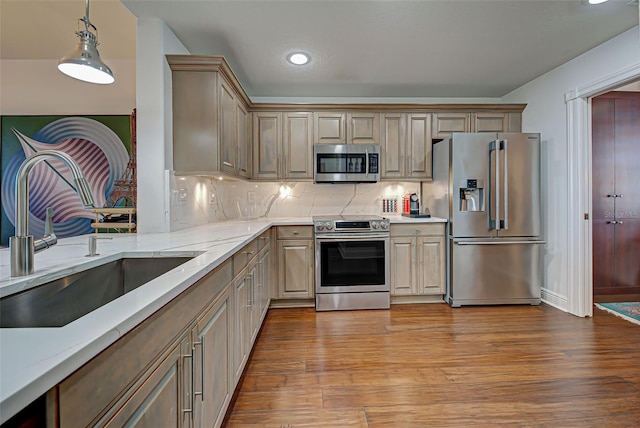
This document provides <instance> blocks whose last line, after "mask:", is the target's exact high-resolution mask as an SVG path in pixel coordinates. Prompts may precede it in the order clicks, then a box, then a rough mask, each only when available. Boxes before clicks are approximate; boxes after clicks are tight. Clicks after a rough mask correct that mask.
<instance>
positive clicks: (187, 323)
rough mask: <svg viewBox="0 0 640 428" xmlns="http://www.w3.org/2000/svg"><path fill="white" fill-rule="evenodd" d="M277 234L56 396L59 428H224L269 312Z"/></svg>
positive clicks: (51, 407)
mask: <svg viewBox="0 0 640 428" xmlns="http://www.w3.org/2000/svg"><path fill="white" fill-rule="evenodd" d="M270 236H271V232H269V231H268V232H265V234H263V235H262V236H261V238H258V240H255V241H253V242H252V243H250V244H248V245H247V246H245V247H244V248H243V249H242V250H241V251H239V252H238V253H236V254H235V255H234V257H232V258H231V259H229V260H228V261H226V262H224V263H223V264H222V265H220V266H219V267H217V268H216V269H215V270H214V271H213V272H211V273H210V274H208V275H207V276H205V277H204V278H203V279H201V280H200V281H198V282H197V283H196V284H194V285H193V286H191V287H190V288H189V289H187V290H185V291H184V292H183V293H182V294H181V295H179V296H178V297H177V298H175V299H174V300H173V301H171V302H170V303H168V304H167V305H165V306H164V307H163V308H161V309H160V310H159V311H157V312H156V313H155V314H153V315H152V316H151V317H149V318H148V319H147V320H145V321H143V322H142V323H141V324H140V325H138V326H137V327H136V328H134V329H133V330H131V331H130V332H129V333H127V334H126V335H125V336H123V337H122V338H121V339H119V340H118V341H117V342H115V343H114V344H112V345H111V346H109V347H108V348H107V349H105V350H104V351H103V352H101V353H100V354H99V355H97V356H96V357H95V358H93V359H92V360H91V361H89V362H88V363H86V364H85V365H84V366H82V367H81V368H80V369H78V370H77V371H76V372H74V373H73V374H71V375H70V376H69V377H68V378H66V379H65V380H63V381H62V382H61V383H60V384H59V385H57V386H56V387H54V388H53V389H52V390H50V391H49V393H48V394H47V406H48V412H49V413H50V414H52V415H53V414H55V415H57V421H56V423H55V426H60V427H66V426H108V427H122V426H127V427H130V426H131V427H133V426H135V427H160V426H161V427H179V428H184V427H186V428H191V427H205V426H206V427H219V426H220V425H221V424H222V421H223V419H224V416H225V413H226V410H227V408H228V405H229V403H230V401H231V397H232V396H233V391H234V389H235V387H236V385H237V382H238V380H239V379H240V376H241V375H242V371H243V370H244V367H245V365H246V363H247V360H248V356H249V354H250V353H251V348H252V346H253V343H254V342H255V340H256V339H257V336H258V332H259V331H260V326H261V325H262V322H263V320H264V316H265V315H266V312H267V310H268V307H269V302H270V298H271V292H270V290H271V287H272V278H273V274H272V268H271V266H270V260H271V258H270V250H271V248H272V246H271V239H270ZM260 239H261V240H260ZM258 248H259V250H258V251H254V249H258Z"/></svg>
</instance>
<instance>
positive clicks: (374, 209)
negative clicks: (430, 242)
mask: <svg viewBox="0 0 640 428" xmlns="http://www.w3.org/2000/svg"><path fill="white" fill-rule="evenodd" d="M169 176H170V186H169V191H170V192H171V195H170V199H169V200H171V201H172V202H174V201H175V202H176V203H171V204H170V210H171V213H170V214H171V215H170V218H171V230H172V231H175V230H180V229H186V228H188V227H193V226H198V225H202V224H206V223H210V222H214V221H220V220H232V219H240V220H247V221H249V220H251V219H254V218H259V217H267V218H268V217H311V216H314V215H335V214H377V215H382V214H385V213H384V212H383V199H391V198H401V196H402V195H403V194H404V193H405V192H417V191H418V187H419V185H420V183H416V182H379V183H361V184H353V183H345V184H314V183H312V182H289V181H287V182H244V181H231V180H226V179H225V180H219V179H216V178H213V177H191V176H179V177H176V176H174V175H173V174H170V175H169Z"/></svg>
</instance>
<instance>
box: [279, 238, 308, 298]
mask: <svg viewBox="0 0 640 428" xmlns="http://www.w3.org/2000/svg"><path fill="white" fill-rule="evenodd" d="M313 262H314V254H313V241H312V240H306V239H298V240H291V241H288V240H287V241H278V273H279V274H278V277H279V281H278V285H279V287H280V289H279V293H278V297H279V298H281V299H307V298H311V297H313V296H314V293H313V290H314V288H313V284H314V283H313V274H314V270H313V268H312V266H313V265H314V264H313Z"/></svg>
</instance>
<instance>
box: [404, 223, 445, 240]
mask: <svg viewBox="0 0 640 428" xmlns="http://www.w3.org/2000/svg"><path fill="white" fill-rule="evenodd" d="M444 225H445V223H427V224H425V223H412V224H392V225H391V237H392V238H393V237H394V236H444Z"/></svg>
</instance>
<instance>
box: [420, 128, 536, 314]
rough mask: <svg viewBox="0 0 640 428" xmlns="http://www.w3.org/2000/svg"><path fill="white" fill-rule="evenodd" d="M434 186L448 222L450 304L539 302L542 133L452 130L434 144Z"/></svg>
mask: <svg viewBox="0 0 640 428" xmlns="http://www.w3.org/2000/svg"><path fill="white" fill-rule="evenodd" d="M429 190H430V191H429V192H426V193H427V200H426V201H425V202H426V205H427V207H428V208H429V210H430V212H431V214H432V215H436V216H438V217H444V218H447V219H448V220H449V223H448V242H447V263H448V269H447V295H446V299H447V302H448V303H449V304H451V306H454V307H458V306H462V305H483V304H531V305H537V304H540V285H541V283H540V282H541V265H540V250H541V244H544V243H545V242H544V241H543V240H542V239H541V238H540V216H541V208H540V134H522V133H454V134H452V136H451V137H450V138H447V139H445V140H443V141H441V142H438V143H436V144H434V146H433V183H431V184H430V185H429Z"/></svg>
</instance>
